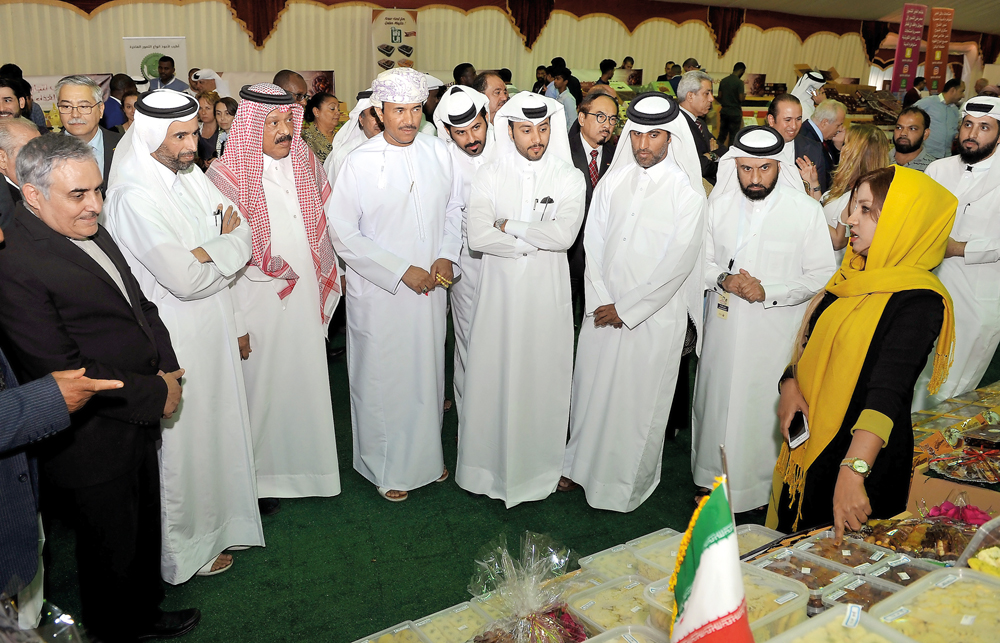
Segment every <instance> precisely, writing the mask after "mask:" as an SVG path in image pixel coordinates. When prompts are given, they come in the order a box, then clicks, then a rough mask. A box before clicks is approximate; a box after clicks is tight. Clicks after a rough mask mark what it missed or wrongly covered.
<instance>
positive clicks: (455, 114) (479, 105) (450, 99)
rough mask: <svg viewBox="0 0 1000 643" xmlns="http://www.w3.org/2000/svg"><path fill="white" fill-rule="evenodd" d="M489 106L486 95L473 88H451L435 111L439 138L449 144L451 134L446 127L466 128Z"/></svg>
mask: <svg viewBox="0 0 1000 643" xmlns="http://www.w3.org/2000/svg"><path fill="white" fill-rule="evenodd" d="M489 104H490V99H489V98H487V97H486V94H483V93H482V92H477V91H476V90H474V89H472V88H471V87H466V86H465V85H455V86H453V87H450V88H449V89H448V91H446V92H445V94H444V96H442V97H441V101H440V102H439V103H438V106H437V108H436V109H435V110H434V126H435V127H436V128H437V133H438V138H440V139H441V140H443V141H445V142H446V143H447V142H448V141H450V140H451V134H449V133H448V128H447V127H445V125H451V126H452V127H465V126H467V125H469V124H470V123H472V121H474V120H476V117H477V116H479V114H480V112H482V111H483V110H484V109H486V108H487V106H488V105H489Z"/></svg>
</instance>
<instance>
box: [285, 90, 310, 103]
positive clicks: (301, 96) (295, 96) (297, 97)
mask: <svg viewBox="0 0 1000 643" xmlns="http://www.w3.org/2000/svg"><path fill="white" fill-rule="evenodd" d="M289 93H291V92H289ZM292 98H293V99H295V102H296V103H297V102H299V101H300V100H305V99H307V98H309V94H292Z"/></svg>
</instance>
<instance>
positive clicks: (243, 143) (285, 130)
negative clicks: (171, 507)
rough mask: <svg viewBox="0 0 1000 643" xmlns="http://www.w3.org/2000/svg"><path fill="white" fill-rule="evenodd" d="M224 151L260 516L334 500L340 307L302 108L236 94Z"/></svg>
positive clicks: (222, 182)
mask: <svg viewBox="0 0 1000 643" xmlns="http://www.w3.org/2000/svg"><path fill="white" fill-rule="evenodd" d="M240 98H242V99H243V101H242V102H241V103H240V109H239V111H238V112H237V114H236V118H235V119H234V120H233V125H232V127H231V128H230V129H229V138H228V139H227V142H226V150H225V152H224V153H223V154H222V157H221V158H220V159H218V160H216V161H215V162H214V163H212V166H211V167H210V168H209V172H208V177H209V178H210V179H211V180H212V182H213V183H215V185H216V187H218V188H219V190H220V191H221V192H222V193H223V194H224V195H225V196H227V197H228V198H229V199H230V200H231V201H233V202H234V203H237V204H238V205H239V207H240V212H241V214H242V216H243V218H244V219H246V220H247V221H249V223H250V228H251V230H252V231H253V244H252V254H251V258H250V263H249V265H248V266H247V267H246V268H245V270H244V271H243V274H242V277H240V278H239V279H238V280H237V281H236V283H235V284H234V286H233V290H234V295H235V298H236V302H237V307H238V309H239V311H240V312H241V313H242V315H243V317H244V319H245V323H246V328H247V331H248V332H249V342H248V344H249V345H248V346H244V347H243V349H244V350H245V351H252V352H251V353H250V354H249V358H248V359H247V360H246V361H245V362H244V363H243V376H244V378H245V380H246V386H247V398H248V400H249V402H250V422H251V429H252V431H253V440H254V444H253V452H254V459H255V461H256V469H257V492H258V496H259V505H260V508H261V514H263V515H270V514H273V513H276V512H277V511H279V510H280V502H279V500H278V499H279V498H301V497H306V496H335V495H337V494H339V493H340V473H339V471H338V468H337V442H336V438H335V436H334V431H333V405H332V402H331V399H330V373H329V370H328V367H327V363H326V350H325V343H326V333H327V327H328V325H329V323H330V315H331V313H332V312H333V309H334V308H335V307H336V306H337V301H338V300H339V299H340V283H339V279H338V276H337V258H336V255H335V253H334V251H333V246H332V245H331V243H330V237H329V234H328V233H327V227H326V215H325V213H324V211H323V205H324V202H325V201H326V200H327V199H328V198H329V194H330V186H329V183H327V180H326V173H325V172H323V166H322V164H320V162H319V160H318V159H317V158H316V156H315V155H314V154H313V153H312V151H311V150H309V148H308V146H306V144H305V142H304V141H303V140H302V137H301V136H300V133H301V130H302V107H300V106H299V105H298V104H296V103H294V101H293V98H292V95H291V94H289V93H288V92H286V91H285V90H283V89H281V88H280V87H278V86H277V85H272V84H271V83H259V84H257V85H253V86H249V85H247V86H245V87H243V89H242V90H240Z"/></svg>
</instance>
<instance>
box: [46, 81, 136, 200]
mask: <svg viewBox="0 0 1000 643" xmlns="http://www.w3.org/2000/svg"><path fill="white" fill-rule="evenodd" d="M56 106H57V107H58V108H59V117H60V118H61V119H62V124H63V134H66V135H68V136H75V137H76V138H78V139H80V140H81V141H83V142H84V143H86V144H87V145H89V146H90V147H91V148H92V149H93V150H94V155H95V156H96V157H97V167H98V168H99V169H100V170H101V175H102V176H103V177H104V183H103V184H102V185H101V194H102V195H104V194H106V193H107V189H108V173H109V172H111V159H112V158H113V157H114V154H115V147H117V146H118V141H120V140H121V138H122V135H121V134H119V133H118V132H115V131H113V130H109V129H104V128H103V127H101V126H100V122H101V117H102V116H104V92H103V91H102V90H101V86H100V85H98V84H97V83H95V82H94V81H93V80H92V79H91V78H90V77H89V76H80V75H77V76H66V77H64V78H62V79H60V80H59V82H58V83H56Z"/></svg>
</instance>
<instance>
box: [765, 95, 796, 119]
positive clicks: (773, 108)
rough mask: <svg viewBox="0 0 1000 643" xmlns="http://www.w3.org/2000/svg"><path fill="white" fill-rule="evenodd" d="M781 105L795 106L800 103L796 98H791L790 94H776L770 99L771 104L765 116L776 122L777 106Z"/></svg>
mask: <svg viewBox="0 0 1000 643" xmlns="http://www.w3.org/2000/svg"><path fill="white" fill-rule="evenodd" d="M781 103H795V104H796V105H801V104H802V101H800V100H799V99H798V97H797V96H792V95H791V94H778V95H777V96H775V97H774V98H772V99H771V102H770V103H769V104H768V106H767V115H768V116H770V117H771V118H773V119H774V120H775V121H777V120H778V105H780V104H781Z"/></svg>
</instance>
